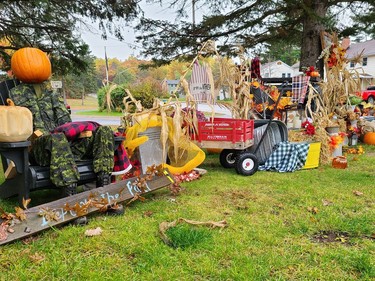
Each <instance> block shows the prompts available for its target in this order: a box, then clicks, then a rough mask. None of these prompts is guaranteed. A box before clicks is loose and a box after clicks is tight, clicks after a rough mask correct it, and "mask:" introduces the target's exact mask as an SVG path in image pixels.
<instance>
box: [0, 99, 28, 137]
mask: <svg viewBox="0 0 375 281" xmlns="http://www.w3.org/2000/svg"><path fill="white" fill-rule="evenodd" d="M32 133H33V115H32V113H31V111H30V110H29V109H27V108H26V107H22V106H5V105H1V106H0V142H17V141H25V140H27V139H28V137H30V136H31V134H32Z"/></svg>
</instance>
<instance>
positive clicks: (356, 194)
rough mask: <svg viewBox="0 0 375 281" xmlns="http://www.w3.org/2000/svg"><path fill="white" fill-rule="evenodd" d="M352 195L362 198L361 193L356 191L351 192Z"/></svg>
mask: <svg viewBox="0 0 375 281" xmlns="http://www.w3.org/2000/svg"><path fill="white" fill-rule="evenodd" d="M353 194H354V195H355V196H362V195H363V192H361V191H358V190H353Z"/></svg>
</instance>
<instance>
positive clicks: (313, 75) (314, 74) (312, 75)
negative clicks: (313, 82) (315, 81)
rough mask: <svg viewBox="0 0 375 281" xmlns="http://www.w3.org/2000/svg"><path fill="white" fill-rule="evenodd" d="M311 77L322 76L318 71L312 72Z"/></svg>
mask: <svg viewBox="0 0 375 281" xmlns="http://www.w3.org/2000/svg"><path fill="white" fill-rule="evenodd" d="M310 76H311V77H319V76H320V74H319V72H318V71H312V72H310Z"/></svg>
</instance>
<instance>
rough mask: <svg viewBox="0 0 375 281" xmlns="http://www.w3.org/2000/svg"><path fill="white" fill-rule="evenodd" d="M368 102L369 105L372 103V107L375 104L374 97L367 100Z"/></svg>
mask: <svg viewBox="0 0 375 281" xmlns="http://www.w3.org/2000/svg"><path fill="white" fill-rule="evenodd" d="M367 102H368V103H371V104H372V105H373V104H374V103H375V99H374V97H372V96H371V97H369V98H368V99H367Z"/></svg>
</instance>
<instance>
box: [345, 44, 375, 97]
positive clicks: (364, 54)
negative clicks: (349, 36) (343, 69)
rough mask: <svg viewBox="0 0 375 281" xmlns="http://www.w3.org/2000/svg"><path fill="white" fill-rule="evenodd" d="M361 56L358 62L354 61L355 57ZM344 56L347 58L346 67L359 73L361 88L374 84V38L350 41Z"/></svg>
mask: <svg viewBox="0 0 375 281" xmlns="http://www.w3.org/2000/svg"><path fill="white" fill-rule="evenodd" d="M359 55H360V56H361V58H362V59H361V60H360V62H359V63H358V62H355V60H356V59H355V58H356V57H358V56H359ZM346 57H347V59H348V60H349V63H348V66H347V67H348V69H350V70H356V71H358V73H359V74H360V78H361V88H362V90H364V89H366V88H367V87H368V86H369V85H374V81H375V80H374V77H375V40H369V41H366V42H362V43H350V41H349V47H348V49H347V50H346Z"/></svg>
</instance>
